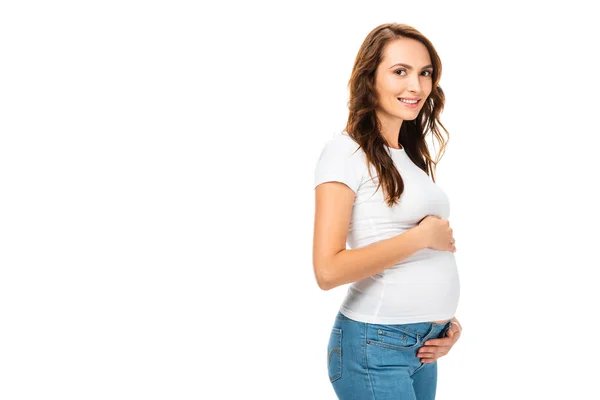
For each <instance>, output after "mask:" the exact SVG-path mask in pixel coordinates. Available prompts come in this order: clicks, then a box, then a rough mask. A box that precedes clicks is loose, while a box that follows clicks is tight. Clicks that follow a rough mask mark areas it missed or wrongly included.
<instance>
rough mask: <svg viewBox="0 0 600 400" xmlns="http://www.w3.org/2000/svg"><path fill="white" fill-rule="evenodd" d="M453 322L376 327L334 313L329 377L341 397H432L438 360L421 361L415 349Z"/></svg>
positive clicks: (424, 399) (396, 399)
mask: <svg viewBox="0 0 600 400" xmlns="http://www.w3.org/2000/svg"><path fill="white" fill-rule="evenodd" d="M450 326H451V323H450V322H448V323H445V324H436V323H433V322H419V323H413V324H398V325H380V324H369V323H365V322H358V321H354V320H351V319H350V318H348V317H346V316H344V315H343V314H342V313H340V312H338V314H337V316H336V318H335V323H334V324H333V328H332V330H331V335H330V337H329V344H328V346H327V354H328V355H327V369H328V371H329V380H330V381H331V384H332V385H333V389H334V390H335V393H336V395H337V397H338V398H339V399H341V400H350V399H356V400H384V399H385V400H387V399H390V400H391V399H394V400H434V399H435V391H436V387H437V361H435V362H433V363H426V364H423V363H421V360H420V358H419V357H417V350H419V348H421V347H422V346H423V343H424V342H425V341H427V340H428V339H431V338H438V337H444V336H446V331H447V330H448V329H450Z"/></svg>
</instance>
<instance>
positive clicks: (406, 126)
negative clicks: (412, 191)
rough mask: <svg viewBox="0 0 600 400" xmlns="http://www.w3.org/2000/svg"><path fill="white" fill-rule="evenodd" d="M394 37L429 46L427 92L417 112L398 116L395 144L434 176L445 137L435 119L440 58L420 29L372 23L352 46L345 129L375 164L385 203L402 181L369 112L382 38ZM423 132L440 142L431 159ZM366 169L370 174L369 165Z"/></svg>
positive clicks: (393, 200)
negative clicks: (356, 46) (406, 117)
mask: <svg viewBox="0 0 600 400" xmlns="http://www.w3.org/2000/svg"><path fill="white" fill-rule="evenodd" d="M399 38H411V39H415V40H418V41H419V42H421V43H423V44H424V45H425V47H427V50H428V51H429V56H430V57H431V62H432V64H433V74H432V79H433V86H432V90H431V94H430V95H429V97H427V99H426V101H425V103H424V104H423V108H422V109H421V111H420V112H419V115H418V116H417V118H415V119H414V120H412V121H403V122H402V125H401V127H400V132H399V133H398V142H399V145H401V146H403V147H404V149H405V151H406V154H407V155H408V157H410V159H411V160H412V161H413V162H414V163H415V165H417V166H418V167H419V168H421V169H422V170H423V171H425V173H426V174H427V175H430V173H431V177H432V179H433V182H435V168H436V166H437V163H438V161H439V160H440V159H441V157H442V155H443V154H444V150H445V147H446V143H447V140H444V138H443V137H442V135H441V132H440V129H439V128H438V125H439V127H441V128H442V129H443V130H444V132H446V135H447V136H448V138H449V137H450V135H449V134H448V131H447V130H446V128H444V125H442V123H441V122H440V120H439V116H440V113H441V112H442V110H443V109H444V100H445V97H444V92H443V91H442V88H441V87H440V86H439V85H438V83H439V81H440V77H441V75H442V62H441V60H440V57H439V56H438V54H437V52H436V50H435V48H434V47H433V44H431V42H430V41H429V40H428V39H427V38H426V37H425V36H423V34H421V32H419V31H417V30H416V29H415V28H413V27H411V26H408V25H405V24H395V23H389V24H382V25H379V26H378V27H377V28H375V29H373V30H372V31H371V32H370V33H369V34H368V35H367V37H366V38H365V40H364V41H363V43H362V45H361V46H360V49H359V50H358V54H357V55H356V60H355V61H354V67H353V68H352V75H351V77H350V81H349V82H348V88H349V89H350V101H349V102H348V109H349V115H348V122H347V124H346V132H347V133H348V135H349V136H350V137H352V138H353V139H354V141H355V142H357V143H358V144H359V145H360V147H361V148H362V149H363V151H364V152H365V154H366V156H367V161H368V163H370V164H371V165H373V166H374V167H375V169H376V171H377V174H378V176H379V184H378V186H377V189H379V187H380V186H382V185H383V190H384V193H385V199H386V203H387V204H388V206H389V207H392V206H393V205H394V204H397V203H398V202H399V199H400V195H402V192H403V191H404V182H403V180H402V177H401V176H400V173H399V172H398V170H397V169H396V168H395V166H394V162H393V161H392V158H391V156H390V154H389V153H388V150H387V148H386V147H385V139H384V138H383V136H382V135H381V123H380V121H379V120H378V118H377V115H376V114H375V109H376V108H377V94H376V92H375V72H376V70H377V67H378V65H379V63H380V62H381V60H382V59H383V51H384V49H385V46H386V44H387V43H388V42H390V41H391V40H393V39H399ZM428 132H432V133H433V134H434V135H435V137H436V139H437V141H438V143H439V144H440V145H441V147H440V150H439V153H438V156H437V158H436V160H435V161H434V160H432V158H431V156H430V154H429V150H428V148H427V144H426V142H425V135H426V134H427V133H428ZM368 169H369V175H370V174H371V169H370V168H368ZM371 179H372V177H371Z"/></svg>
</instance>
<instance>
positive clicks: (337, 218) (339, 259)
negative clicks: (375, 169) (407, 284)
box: [313, 182, 427, 290]
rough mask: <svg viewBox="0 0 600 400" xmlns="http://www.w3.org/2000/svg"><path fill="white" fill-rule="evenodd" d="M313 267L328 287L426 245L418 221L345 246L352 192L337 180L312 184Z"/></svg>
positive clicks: (388, 264) (374, 271) (370, 272)
mask: <svg viewBox="0 0 600 400" xmlns="http://www.w3.org/2000/svg"><path fill="white" fill-rule="evenodd" d="M315 196H316V198H315V226H314V236H313V267H314V272H315V277H316V279H317V283H318V285H319V287H320V288H321V289H323V290H329V289H332V288H334V287H337V286H340V285H343V284H346V283H350V282H355V281H358V280H360V279H363V278H366V277H369V276H372V275H374V274H377V273H379V272H381V271H383V270H385V269H387V268H390V267H392V266H393V265H395V264H397V263H399V262H400V261H402V260H403V259H405V258H407V257H408V256H410V255H412V254H414V253H416V252H417V251H419V250H421V249H423V248H425V247H427V246H426V242H425V237H424V234H423V232H422V229H420V228H419V225H417V226H416V227H414V228H412V229H409V230H407V231H406V232H403V233H401V234H399V235H396V236H394V237H391V238H389V239H385V240H381V241H379V242H377V243H373V244H371V245H368V246H365V247H361V248H359V249H353V250H347V249H346V238H347V235H348V227H349V225H350V218H351V215H352V205H353V203H354V197H355V193H354V191H353V190H352V189H350V188H349V187H348V186H346V185H345V184H343V183H340V182H326V183H322V184H320V185H318V186H317V187H316V188H315Z"/></svg>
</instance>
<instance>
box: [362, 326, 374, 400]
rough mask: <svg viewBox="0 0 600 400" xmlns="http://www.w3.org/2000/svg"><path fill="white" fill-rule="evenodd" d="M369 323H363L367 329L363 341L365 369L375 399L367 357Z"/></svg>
mask: <svg viewBox="0 0 600 400" xmlns="http://www.w3.org/2000/svg"><path fill="white" fill-rule="evenodd" d="M367 325H368V324H366V323H363V326H364V328H365V329H364V332H363V338H362V340H361V342H362V346H363V354H364V363H365V371H367V380H368V381H369V388H371V395H372V396H373V399H375V389H373V382H372V381H371V374H370V373H369V365H368V364H369V360H368V359H367Z"/></svg>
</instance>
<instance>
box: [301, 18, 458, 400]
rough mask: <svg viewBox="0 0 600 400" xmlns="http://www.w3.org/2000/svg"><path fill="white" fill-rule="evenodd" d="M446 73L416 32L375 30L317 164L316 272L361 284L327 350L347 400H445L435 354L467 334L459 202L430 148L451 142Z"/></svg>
mask: <svg viewBox="0 0 600 400" xmlns="http://www.w3.org/2000/svg"><path fill="white" fill-rule="evenodd" d="M441 70H442V64H441V61H440V59H439V57H438V55H437V53H436V51H435V49H434V47H433V45H432V44H431V42H429V40H427V39H426V38H425V37H424V36H423V35H422V34H421V33H420V32H418V31H417V30H416V29H414V28H412V27H410V26H407V25H402V24H385V25H381V26H379V27H377V28H375V29H374V30H373V31H372V32H371V33H369V35H368V36H367V38H365V40H364V42H363V44H362V46H361V47H360V49H359V51H358V55H357V57H356V60H355V64H354V68H353V70H352V75H351V78H350V82H349V87H350V102H349V116H348V122H347V124H346V129H345V131H344V132H342V134H341V135H339V136H337V137H335V138H333V139H332V140H330V141H329V142H328V143H327V144H326V145H325V146H324V148H323V151H322V153H321V156H320V157H319V160H318V162H317V166H316V169H315V229H314V238H313V267H314V272H315V277H316V280H317V283H318V285H319V287H320V288H322V289H323V290H328V289H331V288H334V287H337V286H340V285H343V284H347V283H350V284H351V285H350V286H349V288H348V292H347V295H346V298H345V299H344V302H343V304H342V305H341V307H340V309H339V311H338V314H337V316H336V318H335V322H334V325H333V327H332V331H331V334H330V337H329V345H328V356H327V362H328V371H329V379H330V381H331V383H332V385H333V388H334V390H335V392H336V394H337V396H338V397H339V398H340V399H355V398H360V399H369V398H401V399H404V398H406V399H415V398H416V399H419V400H432V399H434V398H435V392H436V382H437V363H436V359H437V358H439V357H440V356H443V355H445V354H447V353H448V351H449V350H450V348H451V347H452V345H453V344H454V343H455V342H456V340H457V339H458V338H459V336H460V332H459V331H458V330H456V329H453V322H456V323H457V320H456V318H455V317H454V313H455V311H456V308H457V305H458V299H459V292H460V283H459V277H458V268H457V265H456V260H455V258H454V252H455V251H456V247H455V246H454V243H455V241H454V237H453V233H452V229H451V228H450V224H449V221H448V217H449V214H450V207H449V199H448V196H447V195H446V194H445V193H444V191H443V190H442V189H441V188H440V187H439V186H437V185H436V184H435V176H434V167H435V165H436V164H437V162H438V161H439V158H440V157H441V154H439V155H438V157H437V159H436V160H435V161H434V160H433V159H432V158H431V156H430V154H429V151H428V148H427V145H426V141H425V136H426V134H427V133H428V132H431V133H432V134H434V135H435V136H436V138H437V139H438V141H439V142H440V143H441V144H442V146H441V150H440V152H442V151H443V149H444V147H445V143H446V141H445V140H444V139H443V137H442V135H441V131H440V127H441V129H443V130H444V131H445V129H444V127H443V125H442V124H441V122H440V121H439V114H440V112H441V110H442V109H443V106H444V100H445V98H444V93H443V92H442V89H441V87H440V86H439V80H440V75H441ZM446 133H447V132H446ZM347 244H348V245H349V246H350V249H346V245H347Z"/></svg>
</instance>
